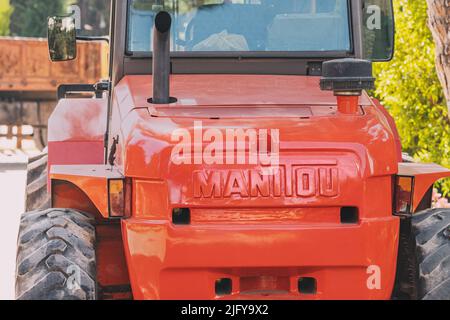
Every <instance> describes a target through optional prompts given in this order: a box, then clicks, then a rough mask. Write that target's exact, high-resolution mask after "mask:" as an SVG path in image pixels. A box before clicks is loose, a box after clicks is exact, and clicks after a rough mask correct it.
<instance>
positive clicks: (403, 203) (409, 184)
mask: <svg viewBox="0 0 450 320" xmlns="http://www.w3.org/2000/svg"><path fill="white" fill-rule="evenodd" d="M413 188H414V178H413V177H404V176H397V177H396V181H395V195H394V214H395V215H399V216H410V215H411V214H412V205H413V203H412V198H413Z"/></svg>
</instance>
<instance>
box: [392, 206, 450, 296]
mask: <svg viewBox="0 0 450 320" xmlns="http://www.w3.org/2000/svg"><path fill="white" fill-rule="evenodd" d="M395 297H397V298H400V299H423V300H450V210H449V209H430V210H426V211H423V212H421V213H418V214H415V215H414V216H413V217H412V218H411V219H407V220H403V221H402V224H401V233H400V248H399V257H398V266H397V284H396V290H395Z"/></svg>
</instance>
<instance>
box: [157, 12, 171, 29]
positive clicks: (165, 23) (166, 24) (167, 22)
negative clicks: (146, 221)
mask: <svg viewBox="0 0 450 320" xmlns="http://www.w3.org/2000/svg"><path fill="white" fill-rule="evenodd" d="M171 26H172V17H171V16H170V14H169V13H168V12H166V11H160V12H158V14H157V15H156V17H155V28H156V30H158V32H160V33H167V32H169V31H170V28H171Z"/></svg>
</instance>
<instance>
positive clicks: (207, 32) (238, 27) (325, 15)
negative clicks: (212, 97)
mask: <svg viewBox="0 0 450 320" xmlns="http://www.w3.org/2000/svg"><path fill="white" fill-rule="evenodd" d="M160 10H165V11H167V12H169V13H170V14H171V15H172V18H173V25H172V44H171V50H172V52H219V53H220V52H233V51H235V52H285V51H289V52H322V51H350V50H351V43H350V23H349V15H348V12H349V10H348V1H347V0H129V9H128V39H127V42H128V44H127V51H128V52H129V53H137V52H140V53H150V52H151V50H152V48H151V46H152V45H151V43H152V41H151V35H152V32H151V30H152V26H153V19H154V17H155V15H156V13H157V12H158V11H160Z"/></svg>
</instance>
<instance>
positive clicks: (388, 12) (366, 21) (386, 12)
mask: <svg viewBox="0 0 450 320" xmlns="http://www.w3.org/2000/svg"><path fill="white" fill-rule="evenodd" d="M362 9H363V38H364V58H365V59H367V60H370V61H375V62H376V61H389V60H391V59H392V57H393V55H394V45H395V19H394V8H393V2H392V0H363V1H362Z"/></svg>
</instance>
